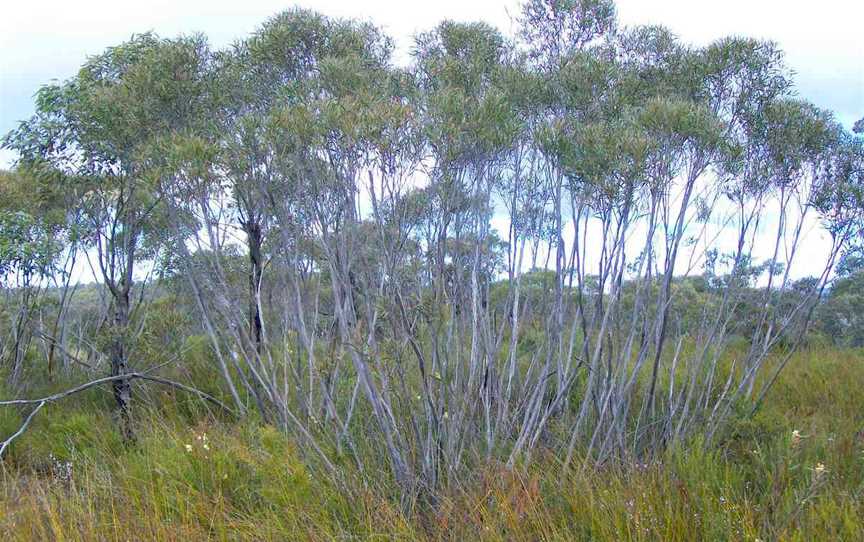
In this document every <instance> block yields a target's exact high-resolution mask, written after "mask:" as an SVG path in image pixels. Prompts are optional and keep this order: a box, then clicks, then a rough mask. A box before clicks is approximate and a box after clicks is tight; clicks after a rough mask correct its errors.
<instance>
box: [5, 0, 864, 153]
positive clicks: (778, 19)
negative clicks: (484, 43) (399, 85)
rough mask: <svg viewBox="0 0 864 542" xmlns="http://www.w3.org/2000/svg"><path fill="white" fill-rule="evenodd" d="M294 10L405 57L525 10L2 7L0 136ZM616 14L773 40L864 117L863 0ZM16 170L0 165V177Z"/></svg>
mask: <svg viewBox="0 0 864 542" xmlns="http://www.w3.org/2000/svg"><path fill="white" fill-rule="evenodd" d="M293 5H301V6H305V7H310V8H314V9H317V10H318V11H321V12H322V13H324V14H327V15H331V16H341V17H356V18H361V19H367V20H371V21H374V22H376V23H377V24H379V25H381V26H383V27H384V28H385V30H386V31H387V32H388V33H389V34H390V35H391V36H393V37H394V38H395V39H396V43H397V46H398V48H399V57H400V58H405V57H406V56H407V52H408V50H409V49H410V47H411V39H412V36H413V35H414V34H415V33H417V32H419V31H423V30H427V29H429V28H431V27H432V26H434V25H435V24H436V23H437V22H438V21H440V20H441V19H444V18H450V19H456V20H484V21H487V22H490V23H492V24H495V25H496V26H498V27H499V28H501V29H502V30H503V31H504V32H505V33H509V32H510V30H511V27H512V24H511V15H512V16H515V15H516V14H517V13H518V11H519V7H518V6H519V1H518V0H435V1H425V2H398V1H388V0H353V1H340V0H305V1H300V2H285V1H276V0H243V1H240V2H238V1H236V0H232V1H230V2H229V1H223V0H184V1H177V0H174V1H169V0H149V1H142V0H136V1H125V0H74V1H70V0H65V1H63V0H29V1H27V0H11V1H10V2H6V3H4V5H3V7H2V8H0V134H5V133H6V132H7V131H8V130H10V129H12V128H13V127H14V126H15V125H16V124H17V122H18V121H20V120H22V119H26V118H27V117H29V116H30V115H31V114H32V112H33V105H32V97H33V94H34V93H35V92H36V90H37V89H38V88H39V86H40V85H42V84H45V83H48V82H50V81H51V80H52V79H58V80H63V79H66V78H68V77H71V76H72V75H74V73H75V71H76V69H77V68H78V67H79V66H80V65H81V63H82V62H83V61H84V59H85V58H86V57H87V56H89V55H94V54H97V53H99V52H101V51H102V50H103V49H104V48H105V47H108V46H110V45H114V44H117V43H119V42H121V41H123V40H125V39H127V38H128V37H129V36H130V35H131V34H133V33H140V32H144V31H147V30H153V31H155V32H156V33H158V34H160V35H162V36H173V35H176V34H180V33H191V32H203V33H205V34H207V35H208V36H209V38H210V41H211V43H212V44H213V45H214V46H217V47H222V46H225V45H227V44H229V43H230V42H232V41H234V40H235V39H238V38H242V37H243V36H245V35H246V34H248V33H249V32H251V31H252V30H254V29H255V28H256V27H257V26H258V25H259V24H260V23H261V22H262V21H264V20H265V19H266V18H267V17H269V16H271V15H273V14H274V13H277V12H278V11H280V10H283V9H286V8H288V7H290V6H293ZM618 15H619V20H620V21H621V23H622V24H625V25H635V24H663V25H665V26H668V27H669V28H671V29H672V30H673V31H674V32H675V33H676V34H678V35H679V36H681V37H682V38H683V39H684V40H685V41H687V42H689V43H694V44H704V43H708V42H710V41H712V40H714V39H716V38H719V37H722V36H725V35H729V34H740V35H747V36H753V37H759V38H767V39H772V40H775V41H777V42H778V43H779V44H780V45H781V47H782V48H783V49H784V50H785V51H786V53H787V60H788V64H789V66H790V67H791V68H792V69H793V70H794V71H795V72H796V74H797V76H796V80H797V85H798V89H799V93H800V95H801V96H803V97H805V98H807V99H809V100H811V101H813V102H815V103H816V104H817V105H819V106H821V107H825V108H828V109H831V110H833V111H834V112H835V113H836V114H837V117H838V119H840V120H841V121H842V122H843V123H844V125H846V126H847V127H849V128H851V125H852V123H853V122H855V120H857V119H858V118H860V117H862V116H864V38H862V33H864V27H862V26H861V25H862V22H864V1H862V0H822V1H820V2H815V3H814V2H813V1H812V0H809V1H802V0H785V1H784V0H726V1H725V2H717V1H716V0H712V1H705V0H619V1H618ZM10 160H11V155H10V154H9V153H5V152H3V154H0V167H7V166H8V165H9V162H10Z"/></svg>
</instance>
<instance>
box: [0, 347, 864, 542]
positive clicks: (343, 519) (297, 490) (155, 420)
mask: <svg viewBox="0 0 864 542" xmlns="http://www.w3.org/2000/svg"><path fill="white" fill-rule="evenodd" d="M795 358H796V359H795V360H794V363H792V364H791V365H790V367H789V369H788V370H787V371H784V373H783V375H782V376H781V377H780V379H779V380H778V382H777V385H776V386H775V387H774V388H773V389H772V391H771V393H770V395H769V397H768V398H767V399H766V401H765V404H764V406H763V408H762V409H761V410H760V411H759V413H758V414H757V415H756V416H754V417H752V418H751V417H741V418H736V419H735V420H733V422H732V424H731V426H730V428H729V430H728V432H727V433H726V434H724V436H723V438H722V439H720V440H719V441H718V442H717V443H716V444H715V445H713V446H710V447H706V446H704V442H703V441H702V440H701V437H700V436H699V435H696V436H694V438H693V440H692V441H691V442H690V443H688V444H687V445H686V446H681V447H677V448H674V449H670V450H668V451H667V452H666V453H664V454H663V455H662V456H660V457H657V458H655V459H653V460H651V461H650V462H648V463H645V464H642V463H633V464H630V465H616V466H609V467H607V468H601V469H596V468H594V467H593V466H588V465H586V464H583V463H582V462H581V461H580V462H579V463H578V465H576V467H575V468H572V469H570V470H568V471H567V472H564V471H563V470H562V464H561V458H560V457H556V456H555V454H554V453H550V452H549V451H543V452H540V454H539V457H538V458H537V459H536V461H534V462H532V464H531V465H530V466H529V467H527V468H525V469H515V470H514V469H509V468H506V466H505V465H503V464H499V463H494V462H485V461H479V463H480V464H478V465H477V468H476V469H475V470H473V473H472V474H471V475H470V476H469V477H466V478H465V479H464V480H463V481H462V482H461V483H460V484H458V485H454V486H452V487H451V488H450V489H449V490H448V491H447V492H444V493H442V494H439V495H438V498H437V500H436V502H435V503H434V504H433V503H422V504H418V505H416V506H413V507H412V508H411V511H410V512H407V513H406V512H405V507H404V503H401V502H400V498H399V488H398V487H397V486H396V485H395V484H394V483H393V482H392V481H389V482H388V481H387V477H386V476H374V477H373V478H372V479H371V481H370V478H369V477H364V476H362V475H360V474H359V473H357V472H356V469H354V468H353V467H352V466H351V465H350V464H346V465H345V469H344V470H343V473H342V476H341V477H340V478H339V479H338V480H334V479H332V478H330V477H328V476H326V475H324V474H323V473H322V471H321V469H320V465H316V464H315V463H314V462H313V463H311V464H310V463H309V462H307V461H305V460H304V459H303V456H302V454H300V453H299V451H298V449H297V446H296V443H295V442H294V441H293V440H292V439H291V438H290V437H288V436H286V435H285V434H284V433H282V432H280V431H279V430H278V429H276V428H274V427H272V426H267V425H262V424H260V423H257V422H255V421H253V420H247V421H244V422H236V421H231V420H228V419H225V418H224V417H222V416H218V415H216V413H213V412H208V410H207V408H205V407H204V406H203V405H202V403H200V402H197V401H195V402H190V401H188V400H184V398H183V397H182V396H180V395H177V396H174V395H173V394H164V393H161V392H160V393H157V394H155V396H153V397H150V398H149V399H151V400H150V401H148V404H150V405H153V406H151V407H150V408H149V409H148V410H147V412H146V413H141V414H140V417H141V420H140V423H141V430H140V432H139V435H138V437H137V439H136V442H135V443H134V444H131V445H130V444H124V443H123V439H122V434H121V432H120V431H119V430H118V427H117V424H116V423H112V421H111V420H110V419H108V418H109V417H110V409H109V408H108V407H109V405H110V403H111V401H112V398H111V397H110V394H109V393H106V391H105V390H104V389H102V390H99V389H94V390H93V391H91V392H88V393H87V394H84V395H81V396H79V397H78V398H77V399H75V400H74V401H72V402H71V404H64V405H63V406H54V407H49V410H48V411H47V412H45V413H44V415H43V416H41V417H40V418H39V419H37V420H35V421H34V422H33V426H32V427H31V429H30V431H28V433H27V434H26V435H24V436H22V437H21V441H20V442H19V443H18V445H17V446H16V447H15V448H14V449H13V450H12V451H11V452H10V458H9V459H7V461H6V462H5V464H4V470H3V473H2V477H3V478H2V493H0V505H2V506H0V525H2V526H3V531H4V533H5V534H6V537H7V539H9V540H141V539H154V540H183V539H186V540H207V539H210V540H296V539H309V540H333V539H337V540H338V539H355V538H359V539H372V540H375V539H381V540H391V539H396V540H466V539H483V540H544V539H545V540H556V539H557V540H681V541H688V540H697V539H701V540H742V541H745V540H746V541H752V540H757V539H758V540H802V541H804V540H860V539H861V538H862V537H864V498H862V497H864V495H862V493H864V431H862V429H864V394H861V393H860V390H859V388H860V385H861V382H864V352H861V351H860V350H859V351H848V350H847V351H840V350H837V349H835V348H832V347H825V346H812V347H809V348H807V349H805V350H803V351H802V352H800V353H798V354H796V356H795ZM55 387H56V389H60V388H62V387H63V386H62V385H61V384H60V383H57V384H56V386H55ZM43 391H45V392H47V391H49V390H48V389H45V390H43ZM142 391H143V390H142ZM19 421H20V420H18V419H14V417H13V416H9V415H8V414H7V416H6V417H4V418H3V420H2V427H3V430H4V431H11V430H14V428H15V427H17V425H16V424H17V423H18V422H19ZM363 459H364V462H365V463H366V464H367V465H369V466H370V468H381V469H386V467H385V466H382V465H379V464H380V463H381V461H382V458H381V457H379V456H378V455H376V452H375V450H374V449H370V450H368V451H364V452H363Z"/></svg>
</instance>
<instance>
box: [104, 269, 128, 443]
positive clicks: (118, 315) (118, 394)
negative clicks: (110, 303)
mask: <svg viewBox="0 0 864 542" xmlns="http://www.w3.org/2000/svg"><path fill="white" fill-rule="evenodd" d="M113 323H114V330H113V332H114V335H113V338H112V342H111V350H110V353H111V376H122V375H124V374H126V373H128V372H129V352H128V350H127V345H126V336H127V332H128V330H129V287H128V286H125V285H124V286H123V287H121V288H119V289H118V290H117V291H116V292H115V295H114V322H113ZM113 388H114V400H115V401H116V402H117V408H118V409H119V411H120V419H121V426H122V430H123V435H124V436H125V437H126V438H127V439H132V438H133V437H134V430H133V428H132V411H131V407H132V405H131V402H132V386H131V384H130V382H129V380H128V379H125V378H124V379H119V380H115V381H114V383H113Z"/></svg>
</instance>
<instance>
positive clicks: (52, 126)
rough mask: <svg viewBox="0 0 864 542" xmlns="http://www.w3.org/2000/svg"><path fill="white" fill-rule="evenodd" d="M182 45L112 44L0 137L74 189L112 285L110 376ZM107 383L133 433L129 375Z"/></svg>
mask: <svg viewBox="0 0 864 542" xmlns="http://www.w3.org/2000/svg"><path fill="white" fill-rule="evenodd" d="M191 41H192V42H195V43H196V44H197V43H198V40H197V39H191ZM183 54H184V53H183V52H178V50H176V49H174V48H173V47H171V42H170V41H169V40H161V39H159V38H157V37H156V36H154V35H152V34H142V35H136V36H134V37H133V38H132V39H131V40H129V41H127V42H125V43H123V44H121V45H118V46H115V47H111V48H109V49H107V50H106V51H105V52H104V53H102V54H100V55H97V56H95V57H93V58H91V59H90V60H88V61H87V62H86V63H85V64H84V65H83V66H82V67H81V69H80V71H79V72H78V74H77V75H76V76H75V77H73V78H72V79H70V80H68V81H66V82H64V83H61V84H55V85H48V86H45V87H43V88H42V89H40V91H39V93H38V95H37V99H36V114H35V115H34V116H33V118H32V119H30V120H29V121H27V122H24V123H22V124H21V126H20V127H19V128H18V129H17V130H15V131H14V132H12V133H11V134H10V135H9V136H8V137H7V139H6V140H5V144H6V146H8V147H9V148H12V149H14V150H16V151H17V152H18V153H19V155H20V162H19V163H20V164H21V165H22V166H26V167H33V168H36V167H38V168H40V169H42V170H46V169H48V168H50V169H51V170H53V171H56V172H58V173H59V174H61V177H60V178H61V181H62V182H63V183H64V186H65V187H66V189H67V191H68V192H69V193H71V194H74V197H75V202H74V205H75V206H76V207H77V209H78V217H79V220H80V224H79V230H80V234H81V239H82V242H84V243H86V244H87V245H88V246H89V247H91V248H92V249H93V250H94V251H95V256H96V261H97V265H96V267H97V269H98V271H97V273H98V275H99V278H100V279H101V280H102V282H103V284H104V285H105V286H106V287H107V289H108V292H109V294H110V300H111V312H112V315H111V319H110V320H111V323H110V340H109V343H110V344H109V346H108V350H109V356H110V361H111V376H113V377H122V375H123V374H125V373H127V372H129V364H130V354H131V348H132V344H131V342H132V336H131V335H132V333H133V328H132V327H131V326H130V323H131V316H132V314H133V309H134V304H135V299H134V298H133V296H132V289H133V285H134V283H135V280H136V271H138V270H139V268H140V264H141V261H142V260H143V259H146V258H148V257H151V256H152V255H153V250H154V247H153V245H151V244H148V242H149V241H150V240H152V239H154V236H153V235H152V234H153V233H154V232H155V231H156V229H157V228H158V225H157V221H156V217H157V211H158V208H159V200H158V198H157V196H156V193H155V191H154V182H153V178H152V176H151V170H150V168H149V167H148V158H149V156H148V151H149V149H150V146H151V145H152V143H153V142H154V140H155V139H156V138H158V137H161V136H162V134H163V133H164V132H165V131H170V130H171V129H172V128H173V127H174V126H175V124H176V123H177V122H178V119H179V118H180V117H181V116H182V115H183V113H184V112H185V110H186V109H187V107H188V102H187V100H186V91H187V90H188V86H189V85H191V84H193V82H192V81H191V79H190V78H189V74H188V73H187V72H185V71H184V70H183V69H182V67H183V66H185V64H184V62H183ZM113 387H114V396H115V400H116V402H117V405H118V408H119V409H120V412H121V416H122V419H123V427H124V431H125V433H126V435H127V436H131V435H132V425H131V412H130V400H131V388H130V384H129V381H128V380H126V379H123V378H118V379H117V380H114V381H113Z"/></svg>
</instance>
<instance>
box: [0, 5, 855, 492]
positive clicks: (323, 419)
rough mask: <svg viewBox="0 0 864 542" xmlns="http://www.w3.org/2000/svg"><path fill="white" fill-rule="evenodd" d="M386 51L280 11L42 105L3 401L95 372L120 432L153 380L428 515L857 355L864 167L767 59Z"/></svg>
mask: <svg viewBox="0 0 864 542" xmlns="http://www.w3.org/2000/svg"><path fill="white" fill-rule="evenodd" d="M392 49H393V47H392V43H391V40H390V39H389V38H388V37H387V36H386V35H385V34H384V33H383V32H382V31H381V30H380V29H379V28H377V27H376V26H374V25H373V24H370V23H364V22H358V21H346V20H335V19H330V18H327V17H325V16H322V15H320V14H317V13H313V12H309V11H304V10H296V9H295V10H289V11H286V12H284V13H281V14H279V15H276V16H274V17H273V18H271V19H270V20H268V21H267V22H265V23H264V24H263V25H262V26H261V27H260V29H259V30H258V31H256V32H255V33H254V34H253V35H251V36H250V37H248V38H247V39H245V40H243V41H240V42H238V43H236V44H235V45H234V46H232V47H230V48H228V49H226V50H218V51H217V50H212V49H211V48H210V47H209V46H208V44H207V41H206V38H205V37H204V36H197V35H195V36H181V37H177V38H167V39H166V38H161V37H157V36H155V35H152V34H142V35H138V36H134V37H133V38H132V39H130V40H129V41H128V42H125V43H122V44H120V45H118V46H116V47H112V48H109V49H108V50H106V51H105V52H104V53H102V54H100V55H98V56H96V57H93V58H91V59H89V60H87V62H86V63H85V64H84V65H83V66H82V68H81V70H80V71H79V73H78V74H77V75H76V76H75V77H73V78H72V79H70V80H68V81H66V82H64V83H60V84H54V85H48V86H45V87H43V88H42V89H41V90H40V91H39V93H38V94H37V96H36V110H37V113H36V115H35V116H34V117H33V118H32V119H30V120H28V121H26V122H23V123H22V124H21V125H20V127H19V128H18V129H16V130H14V131H13V132H11V133H10V134H8V135H7V136H6V138H5V139H4V140H3V141H4V146H5V147H7V148H10V149H13V150H15V151H16V152H17V153H18V156H19V157H20V158H19V160H18V162H17V164H16V167H15V169H14V170H13V171H11V172H8V173H4V174H3V176H2V178H0V182H2V184H0V191H2V192H0V194H2V197H0V203H2V213H0V221H2V236H0V272H2V276H3V277H4V281H5V282H4V285H5V288H4V290H3V295H4V300H3V312H2V314H3V323H2V331H3V339H2V341H3V342H2V355H3V357H2V363H3V371H4V375H5V377H6V390H7V391H8V392H9V394H10V395H12V396H14V397H28V398H29V397H32V396H33V395H34V393H33V392H34V391H36V390H38V389H40V386H43V385H44V382H46V381H48V380H49V379H55V378H60V377H59V376H58V375H63V376H62V377H63V379H64V381H66V382H68V381H70V380H74V381H75V382H76V383H80V382H86V381H88V380H90V381H92V380H96V379H97V378H103V377H106V378H105V380H104V381H102V382H103V383H104V384H106V385H110V386H111V389H112V391H113V398H114V402H115V403H116V408H117V412H118V414H119V418H118V422H117V423H118V424H119V427H120V428H121V430H122V432H123V434H124V435H125V437H126V439H128V440H133V439H134V438H135V435H136V432H138V428H136V425H137V423H136V415H135V412H136V409H135V404H136V401H135V400H134V395H137V394H138V390H142V391H141V393H146V392H144V391H143V386H144V385H145V384H143V382H149V383H148V384H146V386H152V385H159V384H167V385H169V386H172V387H173V388H175V389H176V390H177V393H184V392H189V393H190V394H191V397H193V398H196V400H197V398H203V399H207V400H208V401H209V402H210V403H211V404H216V405H221V407H222V410H224V411H226V412H225V415H226V416H230V415H233V416H241V417H243V416H245V417H252V418H255V419H260V421H261V422H262V423H265V424H270V425H273V426H275V427H276V428H278V429H279V430H280V431H282V432H283V433H285V434H288V435H291V436H292V437H293V438H295V439H296V442H297V443H298V444H297V445H298V446H299V447H300V450H301V452H302V453H303V454H305V456H306V458H307V459H308V461H310V464H313V465H315V466H316V468H319V469H321V472H329V473H330V474H331V475H332V476H333V477H334V479H338V478H339V476H340V475H341V474H342V473H344V472H346V470H352V471H353V470H356V471H357V472H359V473H361V475H363V476H370V477H385V478H388V479H390V480H392V482H393V483H394V484H395V487H398V488H399V493H400V495H402V496H403V497H404V498H407V499H412V498H415V497H422V498H423V499H428V501H429V502H432V503H434V502H436V495H437V494H438V491H439V490H441V489H442V488H447V487H452V486H453V485H454V484H457V485H458V484H459V483H460V480H463V479H464V477H465V476H466V475H467V473H471V472H474V471H476V467H477V466H478V465H481V464H485V463H488V462H491V461H499V462H501V463H503V464H505V465H506V466H507V467H508V468H513V467H514V466H517V465H522V466H525V465H530V462H531V461H532V459H534V458H536V457H537V456H548V455H551V456H553V457H555V458H556V460H557V461H559V462H560V464H561V466H562V468H563V471H564V472H566V471H568V469H570V468H571V467H572V464H573V463H574V461H577V460H578V461H579V462H580V463H582V462H586V463H594V464H598V465H609V464H632V463H634V462H639V461H645V460H647V459H649V458H655V457H658V456H659V455H661V454H663V453H665V451H666V450H668V449H669V448H670V447H677V446H681V445H692V446H705V447H710V446H712V445H714V444H716V443H717V441H718V439H720V438H723V437H724V435H725V434H726V432H727V430H728V425H729V424H728V422H729V420H730V417H731V416H732V415H733V414H741V413H744V414H746V415H752V414H753V413H754V412H756V411H757V410H758V409H759V407H760V406H761V403H762V401H763V400H764V398H765V397H766V395H767V393H768V391H769V390H770V388H771V387H772V386H773V385H774V384H775V382H776V381H777V379H778V376H779V374H780V372H781V371H782V370H783V369H784V368H785V367H786V366H787V364H788V363H789V361H790V360H791V359H793V356H794V353H795V351H796V349H798V348H799V347H800V346H801V345H802V343H803V341H806V340H809V339H810V338H813V337H814V336H816V335H814V332H821V333H822V334H823V335H824V336H825V337H827V340H831V341H835V342H836V343H837V344H841V345H849V346H860V345H861V341H862V322H861V310H860V306H861V305H860V303H859V302H860V301H861V298H862V290H861V285H862V280H864V279H862V272H861V266H860V265H859V264H858V262H860V259H858V257H857V256H856V251H855V249H856V246H860V241H861V236H862V225H864V193H862V189H864V177H862V173H864V144H862V140H861V138H859V137H856V136H855V135H853V134H850V133H848V132H847V131H845V130H844V129H843V127H842V126H841V125H840V124H839V123H838V122H837V121H835V120H834V119H833V117H832V115H831V114H830V112H827V111H824V110H821V109H819V108H817V107H815V106H813V105H812V104H809V103H807V102H805V101H803V100H800V99H798V98H797V97H796V96H795V93H794V89H793V88H792V83H791V79H790V74H789V72H788V70H787V68H786V67H785V66H784V64H783V61H782V54H781V52H780V51H778V50H777V48H776V47H775V46H774V45H773V44H771V43H765V42H760V41H756V40H751V39H746V38H728V39H723V40H720V41H718V42H716V43H713V44H711V45H708V46H706V47H691V46H688V45H687V44H684V43H681V42H680V41H679V40H678V39H676V37H675V36H674V35H672V34H671V33H670V32H669V31H668V30H666V29H664V28H661V27H636V28H621V27H618V26H617V24H616V21H615V9H614V5H613V4H612V3H611V2H609V1H604V0H570V1H547V0H530V1H528V2H526V3H525V4H524V6H523V11H522V14H521V15H520V16H519V18H518V33H517V35H516V36H512V37H508V36H504V35H503V34H501V33H500V32H499V31H498V30H496V29H495V28H492V27H490V26H489V25H486V24H484V23H474V24H463V23H454V22H446V21H445V22H443V23H441V24H439V25H438V26H437V27H435V28H434V29H432V30H430V31H429V32H427V33H423V34H420V35H418V36H417V37H416V40H415V44H414V48H413V50H412V55H411V59H412V60H411V63H410V65H408V66H398V65H396V64H395V63H394V62H393V60H392V58H391V55H392V52H393V51H392ZM493 222H495V223H497V224H504V226H503V227H499V228H497V229H496V228H493V227H492V224H493ZM814 231H815V232H817V233H818V234H819V235H816V233H814ZM817 237H818V238H820V239H821V241H820V242H819V243H814V241H813V239H815V238H817ZM817 245H818V246H817ZM801 260H806V261H807V265H808V267H807V269H808V270H810V269H816V270H817V271H816V273H815V276H813V277H811V278H807V279H796V277H797V276H800V274H799V273H797V272H796V271H795V268H796V264H799V265H800V261H801ZM838 266H839V267H838ZM82 269H83V270H85V271H82ZM90 273H92V274H93V275H95V276H96V277H97V279H98V284H95V285H92V284H91V285H82V284H80V283H79V279H80V278H81V276H82V275H83V274H90ZM822 301H824V303H822V304H821V305H820V302H822ZM160 375H161V376H160ZM166 375H167V376H166ZM82 377H86V379H85V378H82ZM168 377H170V378H168ZM148 379H149V380H148ZM183 382H187V383H188V384H183ZM133 383H136V387H135V394H133ZM137 383H141V384H140V385H138V384H137ZM87 389H90V388H87ZM57 400H59V398H54V397H48V398H45V399H39V398H37V399H35V400H32V401H31V402H26V403H25V402H21V401H17V402H16V401H7V402H6V403H7V404H14V405H23V406H24V408H25V410H23V411H22V420H23V421H22V424H23V427H25V428H26V426H27V425H28V424H29V423H30V420H31V419H32V417H31V416H29V414H30V413H32V412H37V411H38V409H40V408H42V407H43V406H44V405H45V404H48V403H53V402H55V401H57ZM28 405H29V406H28ZM28 408H30V409H36V410H26V409H28ZM229 412H230V414H229ZM697 437H698V438H697ZM4 438H5V437H4ZM697 443H698V444H697ZM4 448H5V446H4Z"/></svg>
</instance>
